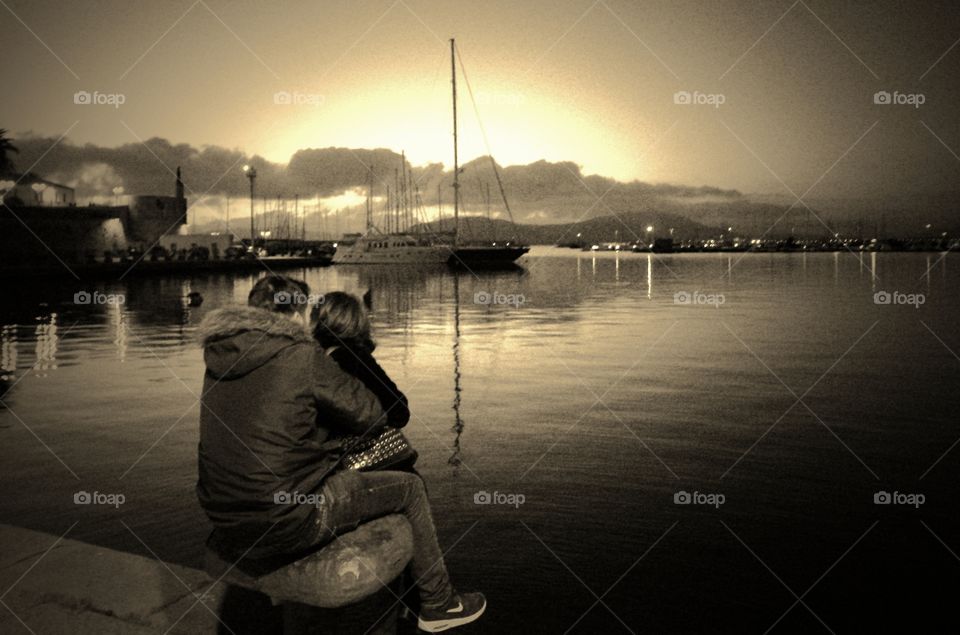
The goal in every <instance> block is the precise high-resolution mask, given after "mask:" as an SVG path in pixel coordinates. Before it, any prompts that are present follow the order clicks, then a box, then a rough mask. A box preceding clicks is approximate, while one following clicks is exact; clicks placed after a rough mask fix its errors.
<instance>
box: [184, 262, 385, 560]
mask: <svg viewBox="0 0 960 635" xmlns="http://www.w3.org/2000/svg"><path fill="white" fill-rule="evenodd" d="M307 296H308V289H307V287H306V285H305V284H304V283H302V282H297V281H293V280H290V279H288V278H281V277H279V276H269V277H267V278H263V280H261V282H259V283H257V285H256V286H255V287H254V289H253V290H252V291H251V292H250V298H249V301H248V304H250V306H245V307H242V306H238V307H228V308H223V309H218V310H216V311H213V312H211V313H210V314H209V315H208V316H207V317H206V319H204V321H203V323H202V324H201V325H200V328H199V335H200V338H201V342H202V344H203V348H204V353H203V355H204V361H205V362H206V366H207V372H206V375H205V376H204V381H203V398H202V406H201V411H200V447H199V480H198V483H197V496H198V498H199V500H200V504H201V506H202V507H203V509H204V510H205V511H206V512H207V515H208V516H209V518H210V520H211V521H212V522H213V524H214V533H213V536H212V538H211V546H212V547H213V548H214V549H215V550H217V551H219V552H220V553H221V554H222V555H224V556H225V557H228V558H230V559H231V560H232V559H235V558H237V557H239V556H240V555H243V554H244V553H246V557H247V558H250V559H254V560H256V559H260V558H266V557H270V556H278V555H282V554H293V553H297V552H301V551H303V550H305V549H307V548H309V547H310V546H311V542H312V535H313V534H312V532H313V531H314V526H315V524H316V523H315V518H316V514H317V507H316V506H315V505H302V504H293V505H282V504H277V502H278V500H277V499H276V497H277V496H278V495H279V496H297V497H298V498H300V499H301V500H302V499H303V498H304V497H308V496H316V495H318V494H320V488H321V486H322V483H323V480H324V479H325V477H326V476H327V475H328V474H329V473H330V472H331V471H332V469H333V468H334V467H335V465H336V462H337V460H338V458H339V444H338V443H336V442H334V441H328V439H327V434H328V432H327V431H328V430H329V429H331V428H336V429H337V430H342V431H344V432H345V433H350V434H363V433H366V432H372V433H376V431H377V428H379V427H381V426H382V425H383V424H384V423H385V418H384V417H383V410H382V409H381V407H380V402H379V400H378V399H377V397H376V396H375V395H374V394H373V393H371V392H370V391H368V390H367V389H366V388H365V387H364V385H363V384H362V383H361V382H359V381H358V380H356V379H354V378H353V377H351V376H349V375H348V374H346V373H344V372H343V371H342V370H340V368H339V366H338V365H337V363H336V362H334V361H333V360H332V359H330V358H329V357H328V356H326V355H324V354H323V351H321V350H320V349H319V348H318V347H317V345H316V342H315V341H314V340H313V339H312V338H311V337H310V335H309V334H308V333H307V331H306V323H305V319H304V316H305V313H306V300H307ZM278 300H279V301H278ZM318 410H319V412H321V413H322V415H323V417H324V418H325V419H327V421H324V422H323V423H324V425H322V426H318V425H317V413H318ZM271 528H272V529H271ZM268 530H269V535H266V534H267V533H268Z"/></svg>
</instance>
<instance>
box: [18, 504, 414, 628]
mask: <svg viewBox="0 0 960 635" xmlns="http://www.w3.org/2000/svg"><path fill="white" fill-rule="evenodd" d="M400 521H402V522H400ZM409 533H410V529H409V525H408V524H407V523H406V519H403V518H402V517H400V518H399V520H398V519H397V518H392V517H388V518H387V519H381V522H380V523H375V524H373V526H372V527H370V528H369V529H367V530H366V531H362V532H359V533H358V534H357V535H356V536H355V537H354V538H353V539H351V540H346V541H344V542H343V543H342V544H341V545H340V546H339V548H337V549H335V550H333V551H331V556H332V557H330V558H326V559H321V560H320V561H318V562H313V563H310V564H308V566H306V567H301V568H299V569H298V570H296V571H294V573H296V576H295V577H297V578H299V579H300V580H301V581H302V579H303V578H304V577H306V578H311V577H313V576H317V575H324V576H329V575H333V573H335V574H336V576H338V577H339V579H340V580H341V581H343V583H344V586H345V588H346V589H348V590H349V589H352V590H353V591H356V590H357V589H358V588H360V587H362V586H370V588H373V587H372V586H371V585H372V582H371V580H366V581H365V582H364V581H363V580H354V579H353V576H354V575H355V574H356V572H357V571H360V572H361V574H363V572H365V571H366V572H367V574H363V575H362V576H361V577H363V578H364V579H365V578H366V577H367V575H370V574H372V573H373V572H376V574H377V575H383V576H394V577H395V574H396V572H398V571H399V570H400V569H402V568H403V566H404V565H405V564H406V562H407V560H408V559H409V554H408V553H406V552H404V553H401V554H391V558H383V559H382V561H381V562H380V563H379V564H378V563H376V562H373V561H368V559H367V558H365V557H358V556H359V554H358V553H357V552H356V551H355V550H354V549H355V548H358V547H364V548H366V547H369V548H371V549H372V550H373V551H372V552H373V553H381V552H382V551H383V549H384V545H386V544H387V543H391V544H395V541H396V540H398V539H399V540H400V541H401V542H403V541H405V540H406V541H410V540H412V537H411V536H410V535H409ZM345 536H349V534H346V535H345ZM0 544H2V545H3V549H2V550H0V593H2V595H0V633H4V634H6V633H11V634H13V633H24V634H29V633H31V632H32V633H34V634H36V635H47V634H53V635H60V634H63V635H68V634H69V635H114V634H117V635H120V634H125V635H126V634H129V635H146V634H148V633H151V634H156V633H164V634H167V633H169V634H177V635H179V634H184V635H187V634H191V635H197V634H203V633H210V634H213V633H218V632H222V633H234V634H235V635H247V634H253V633H256V634H257V635H267V634H269V633H278V632H285V633H296V634H309V635H313V634H319V633H323V635H339V634H341V633H349V634H350V635H359V634H361V633H369V634H370V635H382V634H392V633H395V632H396V627H397V624H396V615H397V612H398V608H399V607H398V604H397V602H396V598H397V596H396V595H395V593H397V592H402V591H401V589H400V587H399V586H397V584H396V582H395V583H394V584H393V585H391V586H392V587H393V588H383V586H382V584H379V583H378V584H376V585H374V586H376V587H378V588H379V591H377V592H375V593H373V594H372V595H369V596H368V597H366V598H364V599H363V600H362V601H361V602H359V603H356V604H350V605H348V606H345V607H343V608H339V609H319V608H314V607H313V606H307V605H304V604H289V605H285V609H284V610H282V611H281V610H280V609H279V608H274V607H272V606H271V605H270V601H269V599H268V598H267V597H266V596H264V595H261V594H258V593H255V592H253V591H248V590H245V589H242V588H239V587H236V586H228V585H227V584H226V583H224V582H219V583H217V584H215V585H212V586H211V584H212V581H213V579H214V578H211V577H210V576H209V575H208V574H207V573H205V572H203V571H200V570H197V569H191V568H189V567H183V566H180V565H175V564H170V563H165V562H161V561H158V560H155V559H152V558H145V557H143V556H138V555H134V554H130V553H125V552H122V551H116V550H114V549H107V548H104V547H98V546H95V545H90V544H87V543H83V542H79V541H76V540H71V539H69V538H64V539H59V537H58V536H54V535H51V534H47V533H43V532H39V531H32V530H29V529H22V528H19V527H13V526H10V525H4V524H0ZM408 547H411V548H412V542H411V544H410V545H408ZM401 551H404V550H401ZM397 558H400V560H401V561H402V562H400V561H396V560H397ZM397 567H399V569H397ZM391 579H392V577H391ZM281 582H282V583H284V584H287V583H290V580H289V579H286V578H284V579H283V580H281ZM359 582H362V584H359V585H358V583H359ZM331 597H333V596H330V597H327V598H326V599H327V600H329V599H330V598H331ZM333 604H334V605H340V602H336V601H335V602H333ZM221 620H224V621H221ZM228 623H229V624H228ZM224 624H228V625H227V626H224Z"/></svg>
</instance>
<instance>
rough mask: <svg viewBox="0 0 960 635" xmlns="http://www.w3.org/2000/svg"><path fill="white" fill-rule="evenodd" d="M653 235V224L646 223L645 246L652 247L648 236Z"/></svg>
mask: <svg viewBox="0 0 960 635" xmlns="http://www.w3.org/2000/svg"><path fill="white" fill-rule="evenodd" d="M652 235H653V225H647V248H648V249H651V248H653V243H652V242H650V237H651V236H652Z"/></svg>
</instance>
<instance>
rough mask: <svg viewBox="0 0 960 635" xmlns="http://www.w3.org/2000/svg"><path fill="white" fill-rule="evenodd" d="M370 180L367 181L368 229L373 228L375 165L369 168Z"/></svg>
mask: <svg viewBox="0 0 960 635" xmlns="http://www.w3.org/2000/svg"><path fill="white" fill-rule="evenodd" d="M367 171H368V172H369V173H370V181H369V182H368V183H367V231H368V232H369V231H370V230H371V229H372V228H373V166H372V165H371V166H370V167H369V168H367Z"/></svg>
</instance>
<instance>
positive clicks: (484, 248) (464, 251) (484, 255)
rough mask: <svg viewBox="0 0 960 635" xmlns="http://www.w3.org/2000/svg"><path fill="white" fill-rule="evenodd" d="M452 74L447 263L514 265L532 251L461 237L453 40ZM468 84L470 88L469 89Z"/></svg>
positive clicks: (497, 173)
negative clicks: (450, 213) (450, 236)
mask: <svg viewBox="0 0 960 635" xmlns="http://www.w3.org/2000/svg"><path fill="white" fill-rule="evenodd" d="M450 74H451V85H452V87H453V227H454V234H453V247H452V248H451V249H452V252H453V253H451V254H450V256H449V258H448V260H447V263H448V264H449V265H450V266H452V267H466V268H477V267H496V266H503V265H511V264H512V263H513V262H514V261H515V260H516V259H517V258H519V257H520V256H522V255H524V254H525V253H527V252H528V251H530V248H529V247H527V246H526V245H518V244H514V243H512V242H505V243H498V242H496V241H493V242H487V243H466V242H464V241H462V240H461V238H460V163H459V157H458V155H457V47H456V42H455V40H454V39H453V38H451V39H450ZM469 87H470V85H469V83H468V84H467V88H469ZM490 164H491V165H492V167H493V174H494V176H495V177H496V179H497V185H498V186H499V188H500V196H501V198H502V199H503V204H504V207H505V208H506V210H507V213H508V214H509V215H510V218H511V221H512V219H513V213H512V212H511V211H510V204H509V203H508V202H507V195H506V193H505V192H504V189H503V181H502V180H501V179H500V171H499V170H498V169H497V164H496V162H495V161H494V160H493V157H490Z"/></svg>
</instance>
